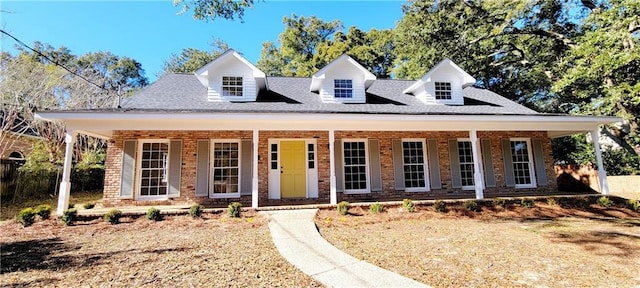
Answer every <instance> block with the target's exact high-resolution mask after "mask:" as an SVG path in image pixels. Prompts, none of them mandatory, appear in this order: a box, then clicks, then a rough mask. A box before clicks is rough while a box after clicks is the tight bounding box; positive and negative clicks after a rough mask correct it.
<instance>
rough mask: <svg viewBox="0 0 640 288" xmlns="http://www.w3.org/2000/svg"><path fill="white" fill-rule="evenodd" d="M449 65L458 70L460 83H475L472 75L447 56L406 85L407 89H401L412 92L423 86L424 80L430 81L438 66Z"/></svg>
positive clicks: (408, 92)
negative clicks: (413, 81) (416, 79)
mask: <svg viewBox="0 0 640 288" xmlns="http://www.w3.org/2000/svg"><path fill="white" fill-rule="evenodd" d="M446 65H448V66H450V67H451V68H453V69H454V70H456V72H458V73H459V74H460V75H462V85H463V86H464V85H473V84H474V83H476V78H473V76H471V75H469V73H467V72H466V71H464V70H462V68H460V66H458V65H456V63H453V61H451V59H449V58H445V59H444V60H442V61H440V63H438V65H436V66H434V67H433V68H431V69H430V70H429V71H428V72H427V73H426V74H424V76H422V78H420V79H419V80H418V81H416V82H415V83H414V84H413V85H411V86H409V87H407V89H405V90H404V91H403V93H407V94H410V93H413V92H415V90H416V89H418V88H419V87H420V86H423V85H424V84H425V83H426V82H429V81H431V76H432V75H433V73H435V72H436V71H438V70H439V69H440V68H442V67H443V66H446Z"/></svg>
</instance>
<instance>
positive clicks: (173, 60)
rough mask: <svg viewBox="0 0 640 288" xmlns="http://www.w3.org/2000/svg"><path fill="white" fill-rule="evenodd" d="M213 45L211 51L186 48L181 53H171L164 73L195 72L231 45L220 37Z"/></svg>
mask: <svg viewBox="0 0 640 288" xmlns="http://www.w3.org/2000/svg"><path fill="white" fill-rule="evenodd" d="M211 45H212V46H213V47H212V50H211V51H203V50H198V49H195V48H185V49H182V51H181V52H180V54H175V53H173V54H171V57H169V60H167V61H165V62H164V65H163V67H162V70H163V74H166V73H193V72H195V71H196V70H198V69H200V68H201V67H202V66H204V65H206V64H207V63H209V62H211V61H213V59H216V57H218V56H220V54H222V53H224V52H225V51H227V50H228V49H229V45H228V44H227V43H226V42H224V41H222V40H220V39H216V40H214V41H213V43H212V44H211Z"/></svg>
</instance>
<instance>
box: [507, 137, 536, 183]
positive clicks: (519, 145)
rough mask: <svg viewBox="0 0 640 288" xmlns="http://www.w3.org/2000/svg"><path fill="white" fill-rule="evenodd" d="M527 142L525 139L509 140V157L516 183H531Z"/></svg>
mask: <svg viewBox="0 0 640 288" xmlns="http://www.w3.org/2000/svg"><path fill="white" fill-rule="evenodd" d="M529 152H530V151H529V143H528V142H527V141H526V140H515V141H514V140H512V141H511V158H512V162H513V174H514V176H515V181H516V185H524V186H527V185H532V184H533V182H532V180H531V157H530V155H529Z"/></svg>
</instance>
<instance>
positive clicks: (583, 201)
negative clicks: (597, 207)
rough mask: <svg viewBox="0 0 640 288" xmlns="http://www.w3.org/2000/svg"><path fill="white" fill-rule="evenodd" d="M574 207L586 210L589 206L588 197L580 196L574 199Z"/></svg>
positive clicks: (589, 200)
mask: <svg viewBox="0 0 640 288" xmlns="http://www.w3.org/2000/svg"><path fill="white" fill-rule="evenodd" d="M575 206H577V207H580V208H584V209H587V208H589V207H590V206H591V199H589V197H585V196H580V197H577V198H576V199H575Z"/></svg>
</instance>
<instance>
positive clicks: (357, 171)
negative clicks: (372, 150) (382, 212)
mask: <svg viewBox="0 0 640 288" xmlns="http://www.w3.org/2000/svg"><path fill="white" fill-rule="evenodd" d="M342 153H343V156H344V162H343V163H344V188H345V190H352V191H357V190H366V189H367V157H366V155H367V151H366V145H365V141H343V142H342Z"/></svg>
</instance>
